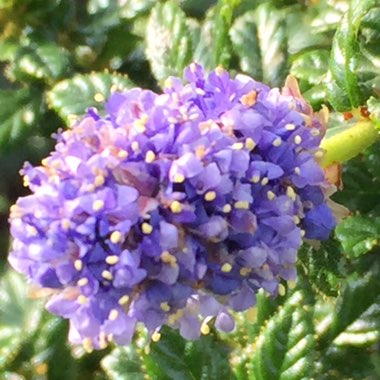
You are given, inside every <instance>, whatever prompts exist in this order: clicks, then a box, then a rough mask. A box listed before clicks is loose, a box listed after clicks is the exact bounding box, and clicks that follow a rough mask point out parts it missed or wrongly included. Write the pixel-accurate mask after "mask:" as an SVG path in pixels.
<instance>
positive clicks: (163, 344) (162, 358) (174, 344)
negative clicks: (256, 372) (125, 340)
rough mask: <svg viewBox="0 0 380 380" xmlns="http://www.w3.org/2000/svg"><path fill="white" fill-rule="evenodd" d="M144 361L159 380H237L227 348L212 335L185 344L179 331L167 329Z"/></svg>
mask: <svg viewBox="0 0 380 380" xmlns="http://www.w3.org/2000/svg"><path fill="white" fill-rule="evenodd" d="M144 362H145V366H146V367H147V368H148V371H149V369H150V370H153V372H151V376H152V377H153V378H155V379H157V380H161V379H165V380H166V379H172V380H177V379H181V380H194V379H210V380H213V379H215V380H217V379H221V378H224V379H226V380H230V379H231V380H232V379H234V376H233V374H232V371H231V369H230V367H229V364H228V348H227V347H226V346H225V345H224V344H223V343H222V342H221V341H220V340H218V338H217V337H216V336H214V335H213V334H210V335H207V336H202V337H201V338H200V339H199V340H197V341H186V340H185V339H183V338H182V337H181V336H180V335H179V333H178V332H177V331H175V330H171V329H169V328H165V329H163V330H162V332H161V339H160V341H159V342H158V343H154V344H152V345H151V348H150V353H149V355H147V356H146V357H145V358H144ZM156 371H158V372H156Z"/></svg>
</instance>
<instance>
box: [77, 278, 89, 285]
mask: <svg viewBox="0 0 380 380" xmlns="http://www.w3.org/2000/svg"><path fill="white" fill-rule="evenodd" d="M77 284H78V286H86V285H87V284H88V278H86V277H84V278H81V279H80V280H78V282H77Z"/></svg>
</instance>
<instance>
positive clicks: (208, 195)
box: [204, 191, 216, 202]
mask: <svg viewBox="0 0 380 380" xmlns="http://www.w3.org/2000/svg"><path fill="white" fill-rule="evenodd" d="M204 198H205V200H206V201H207V202H212V201H213V200H215V198H216V192H215V191H208V192H207V193H206V194H205V196H204Z"/></svg>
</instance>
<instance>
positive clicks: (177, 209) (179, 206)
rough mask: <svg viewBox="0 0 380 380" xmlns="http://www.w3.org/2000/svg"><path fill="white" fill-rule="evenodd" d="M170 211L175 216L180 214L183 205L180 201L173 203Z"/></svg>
mask: <svg viewBox="0 0 380 380" xmlns="http://www.w3.org/2000/svg"><path fill="white" fill-rule="evenodd" d="M170 210H171V212H172V213H174V214H179V213H180V212H181V211H182V204H181V203H180V202H178V201H173V202H172V204H171V205H170Z"/></svg>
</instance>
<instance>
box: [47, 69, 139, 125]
mask: <svg viewBox="0 0 380 380" xmlns="http://www.w3.org/2000/svg"><path fill="white" fill-rule="evenodd" d="M131 86H132V83H131V82H130V80H129V79H128V78H127V77H125V76H122V75H116V74H110V73H91V74H84V75H80V74H79V75H76V76H75V77H73V78H71V79H66V80H63V81H61V82H59V83H58V84H56V85H55V86H54V87H53V88H52V89H51V90H50V91H49V92H48V101H49V105H50V107H51V108H53V109H54V110H55V111H57V112H58V114H59V115H60V116H61V117H62V118H63V119H64V120H66V121H70V119H71V117H76V116H79V115H82V114H84V113H85V111H86V109H88V108H89V107H97V108H98V109H99V110H100V111H102V110H103V106H104V100H106V99H107V98H108V97H109V95H110V94H111V92H112V91H113V90H114V89H115V88H116V89H117V90H120V91H121V90H126V89H128V88H130V87H131Z"/></svg>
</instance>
